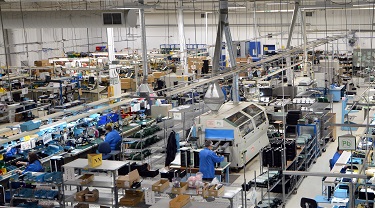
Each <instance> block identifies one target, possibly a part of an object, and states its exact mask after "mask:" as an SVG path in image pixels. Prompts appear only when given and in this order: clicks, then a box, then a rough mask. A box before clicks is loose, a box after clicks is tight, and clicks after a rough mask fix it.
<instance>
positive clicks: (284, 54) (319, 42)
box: [166, 34, 346, 97]
mask: <svg viewBox="0 0 375 208" xmlns="http://www.w3.org/2000/svg"><path fill="white" fill-rule="evenodd" d="M345 37H346V34H344V35H337V36H333V37H327V38H324V39H319V40H315V41H311V42H309V43H308V44H306V48H307V49H310V48H315V47H318V46H321V45H324V44H326V43H329V42H332V41H335V40H338V39H341V38H345ZM303 50H304V46H303V45H300V46H298V47H295V48H292V49H287V50H285V51H284V52H282V53H280V54H277V55H274V56H270V57H267V58H265V59H262V60H260V61H258V62H253V63H249V64H238V65H237V66H236V67H232V69H233V70H232V71H229V72H226V73H223V74H220V75H217V76H214V77H211V78H209V79H207V80H204V81H201V82H199V83H193V84H190V85H188V86H186V87H181V88H178V89H174V90H172V91H170V92H167V93H166V96H167V97H169V96H172V95H176V94H180V93H184V92H188V91H190V90H191V89H192V88H196V87H199V86H201V85H205V84H208V83H210V82H213V81H216V80H218V79H223V78H225V77H229V76H233V75H234V74H236V73H239V72H242V71H244V70H247V69H248V68H251V67H255V66H258V65H261V64H264V63H267V62H271V61H274V60H276V59H280V58H284V57H287V56H290V55H291V54H294V53H297V52H300V51H303Z"/></svg>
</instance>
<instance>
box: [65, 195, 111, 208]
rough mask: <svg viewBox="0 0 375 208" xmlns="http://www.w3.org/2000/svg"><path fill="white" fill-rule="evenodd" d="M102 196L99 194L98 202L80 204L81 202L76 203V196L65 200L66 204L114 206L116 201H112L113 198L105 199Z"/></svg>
mask: <svg viewBox="0 0 375 208" xmlns="http://www.w3.org/2000/svg"><path fill="white" fill-rule="evenodd" d="M101 195H102V194H99V199H98V200H97V201H96V202H86V201H85V202H79V201H76V200H75V199H74V195H73V196H69V197H67V198H65V202H70V203H76V204H78V203H85V204H94V205H110V206H114V202H115V201H114V200H113V199H112V198H113V196H111V197H103V196H101Z"/></svg>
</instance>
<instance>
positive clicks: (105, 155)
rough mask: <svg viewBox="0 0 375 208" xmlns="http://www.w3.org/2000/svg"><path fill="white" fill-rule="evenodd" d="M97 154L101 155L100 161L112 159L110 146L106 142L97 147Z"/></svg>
mask: <svg viewBox="0 0 375 208" xmlns="http://www.w3.org/2000/svg"><path fill="white" fill-rule="evenodd" d="M98 153H102V160H108V159H109V158H111V157H112V155H111V154H110V153H111V146H110V145H109V143H108V142H102V143H100V144H99V146H98Z"/></svg>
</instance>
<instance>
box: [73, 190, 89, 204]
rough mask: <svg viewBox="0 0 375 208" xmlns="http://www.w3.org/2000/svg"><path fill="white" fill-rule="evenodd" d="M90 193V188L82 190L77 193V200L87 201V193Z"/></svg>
mask: <svg viewBox="0 0 375 208" xmlns="http://www.w3.org/2000/svg"><path fill="white" fill-rule="evenodd" d="M87 193H89V189H88V188H87V189H85V190H82V191H80V192H77V193H76V195H75V200H76V201H79V202H84V201H85V194H87Z"/></svg>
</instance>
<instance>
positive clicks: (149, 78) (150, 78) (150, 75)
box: [147, 74, 155, 84]
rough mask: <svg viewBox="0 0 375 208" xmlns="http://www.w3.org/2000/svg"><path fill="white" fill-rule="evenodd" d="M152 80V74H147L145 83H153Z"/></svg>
mask: <svg viewBox="0 0 375 208" xmlns="http://www.w3.org/2000/svg"><path fill="white" fill-rule="evenodd" d="M154 81H155V79H154V76H153V75H152V74H149V75H148V76H147V83H149V84H152V83H154Z"/></svg>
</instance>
